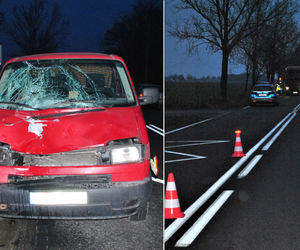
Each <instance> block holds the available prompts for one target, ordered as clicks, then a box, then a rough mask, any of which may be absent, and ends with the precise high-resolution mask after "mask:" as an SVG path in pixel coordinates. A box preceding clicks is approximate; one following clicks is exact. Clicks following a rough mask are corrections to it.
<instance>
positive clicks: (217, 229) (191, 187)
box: [165, 96, 300, 250]
mask: <svg viewBox="0 0 300 250" xmlns="http://www.w3.org/2000/svg"><path fill="white" fill-rule="evenodd" d="M299 104H300V97H299V96H289V97H287V96H282V97H280V105H279V106H277V107H271V106H260V107H251V108H250V107H245V108H244V109H239V110H211V111H209V110H200V111H184V112H178V111H177V112H173V111H167V112H166V142H165V143H166V166H165V168H166V177H167V176H168V174H169V173H173V174H174V177H175V183H176V188H177V193H178V197H179V202H180V208H181V210H182V211H183V212H184V213H185V218H183V219H176V220H174V219H167V220H166V221H165V223H166V225H165V227H166V229H165V241H166V243H165V249H178V248H187V249H205V250H206V249H243V250H244V249H299V246H300V242H299V241H300V238H299V231H300V222H299V221H300V220H299V216H300V215H299V214H300V213H299V211H300V209H299V208H300V192H299V188H300V182H299V178H300V168H299V160H300V155H299V149H300V147H299V139H300V131H299V125H300V117H299V116H300V113H299V111H298V105H299ZM236 130H241V141H242V148H243V152H244V153H245V154H246V156H245V157H242V158H235V157H232V154H233V153H234V148H235V143H236V134H235V131H236ZM269 141H271V142H272V143H270V145H269V144H268V142H269ZM265 146H268V147H265ZM257 157H258V158H257ZM253 159H257V163H256V164H254V163H253V164H252V165H248V164H250V162H252V160H253ZM246 166H251V168H252V169H251V170H249V172H248V174H247V173H245V172H244V173H245V175H244V176H241V177H239V174H240V172H241V170H243V169H244V168H245V167H246ZM248 169H249V168H248ZM217 198H219V199H217ZM209 208H213V209H215V210H208V209H209ZM209 215H214V216H211V217H210V216H209ZM193 225H194V227H192V226H193ZM190 228H191V229H190ZM189 229H190V230H189ZM188 230H189V233H187V232H188Z"/></svg>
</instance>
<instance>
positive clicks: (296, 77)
mask: <svg viewBox="0 0 300 250" xmlns="http://www.w3.org/2000/svg"><path fill="white" fill-rule="evenodd" d="M283 85H284V90H285V94H286V95H299V94H300V66H288V67H286V68H285V71H284V77H283Z"/></svg>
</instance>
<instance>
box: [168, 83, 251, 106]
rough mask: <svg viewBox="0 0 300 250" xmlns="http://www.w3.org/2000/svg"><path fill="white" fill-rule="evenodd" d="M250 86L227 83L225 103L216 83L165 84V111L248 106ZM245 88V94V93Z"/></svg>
mask: <svg viewBox="0 0 300 250" xmlns="http://www.w3.org/2000/svg"><path fill="white" fill-rule="evenodd" d="M249 85H250V84H248V86H247V88H246V86H245V84H244V83H228V86H227V101H222V100H221V98H220V84H219V83H216V82H166V84H165V104H166V110H178V109H228V108H240V107H244V106H247V105H248V104H249V93H250V86H249ZM245 88H246V93H245Z"/></svg>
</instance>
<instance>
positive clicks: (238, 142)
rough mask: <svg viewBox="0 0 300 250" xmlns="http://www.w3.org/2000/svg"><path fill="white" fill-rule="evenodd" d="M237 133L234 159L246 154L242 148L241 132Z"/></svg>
mask: <svg viewBox="0 0 300 250" xmlns="http://www.w3.org/2000/svg"><path fill="white" fill-rule="evenodd" d="M235 133H236V140H235V147H234V153H233V155H232V157H243V156H245V154H244V153H243V147H242V142H241V137H240V133H241V131H240V130H237V131H235Z"/></svg>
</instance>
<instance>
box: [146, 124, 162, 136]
mask: <svg viewBox="0 0 300 250" xmlns="http://www.w3.org/2000/svg"><path fill="white" fill-rule="evenodd" d="M146 127H147V128H148V129H150V130H152V131H154V132H155V133H157V134H159V135H161V136H165V133H164V131H163V129H161V128H159V127H156V126H154V125H153V124H150V125H146Z"/></svg>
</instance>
